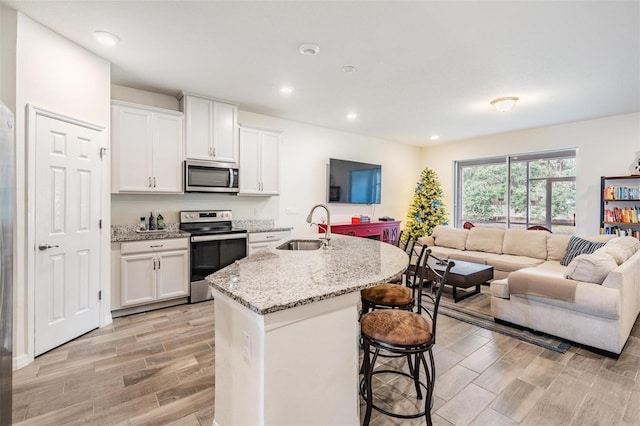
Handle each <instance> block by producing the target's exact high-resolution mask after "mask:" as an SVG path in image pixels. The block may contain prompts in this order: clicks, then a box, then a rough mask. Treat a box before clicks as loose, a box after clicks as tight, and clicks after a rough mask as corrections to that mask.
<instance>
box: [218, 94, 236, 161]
mask: <svg viewBox="0 0 640 426" xmlns="http://www.w3.org/2000/svg"><path fill="white" fill-rule="evenodd" d="M237 118H238V108H237V107H236V106H235V105H229V104H224V103H221V102H214V103H213V159H214V160H216V161H222V162H225V163H236V164H237V163H238V138H237V136H236V134H237V133H236V124H237Z"/></svg>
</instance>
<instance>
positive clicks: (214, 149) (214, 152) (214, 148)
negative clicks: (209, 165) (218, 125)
mask: <svg viewBox="0 0 640 426" xmlns="http://www.w3.org/2000/svg"><path fill="white" fill-rule="evenodd" d="M213 156H214V157H215V156H216V147H215V146H214V147H213Z"/></svg>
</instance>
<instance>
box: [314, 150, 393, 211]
mask: <svg viewBox="0 0 640 426" xmlns="http://www.w3.org/2000/svg"><path fill="white" fill-rule="evenodd" d="M381 187H382V166H380V165H377V164H367V163H359V162H357V161H347V160H337V159H335V158H330V159H329V187H328V188H327V189H328V190H327V195H328V198H329V200H328V201H329V202H330V203H351V204H380V189H381Z"/></svg>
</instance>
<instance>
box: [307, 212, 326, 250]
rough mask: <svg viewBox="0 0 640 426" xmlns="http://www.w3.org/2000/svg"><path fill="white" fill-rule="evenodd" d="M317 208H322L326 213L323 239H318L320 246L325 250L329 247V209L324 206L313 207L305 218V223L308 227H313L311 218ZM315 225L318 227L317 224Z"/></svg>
mask: <svg viewBox="0 0 640 426" xmlns="http://www.w3.org/2000/svg"><path fill="white" fill-rule="evenodd" d="M318 207H322V208H323V209H325V210H326V211H327V226H326V228H325V231H324V237H320V239H321V240H322V245H323V246H324V247H325V248H327V247H329V241H331V213H329V208H328V207H327V206H326V205H325V204H316V205H315V206H313V207H311V211H310V212H309V215H308V216H307V223H308V224H309V226H311V225H314V223H313V222H311V216H312V215H313V212H314V211H315V209H317V208H318ZM315 225H318V226H320V225H319V224H317V223H316V224H315Z"/></svg>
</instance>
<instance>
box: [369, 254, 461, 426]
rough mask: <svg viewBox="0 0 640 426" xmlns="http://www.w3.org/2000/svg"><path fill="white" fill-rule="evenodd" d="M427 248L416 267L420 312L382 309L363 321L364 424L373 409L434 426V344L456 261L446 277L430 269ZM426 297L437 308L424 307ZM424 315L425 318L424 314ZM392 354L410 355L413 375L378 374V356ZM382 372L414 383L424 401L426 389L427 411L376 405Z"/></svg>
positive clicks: (448, 268) (410, 366) (449, 265)
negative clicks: (426, 278)
mask: <svg viewBox="0 0 640 426" xmlns="http://www.w3.org/2000/svg"><path fill="white" fill-rule="evenodd" d="M425 249H426V247H425V248H423V250H422V252H421V254H422V253H424V256H421V259H420V263H418V264H417V265H416V270H418V271H419V272H417V275H418V277H417V281H416V285H417V288H416V291H417V292H418V293H417V294H418V303H417V313H416V312H412V311H408V310H403V309H379V310H375V311H373V312H369V313H366V314H364V315H363V316H362V319H361V321H360V329H361V333H360V335H361V337H362V349H363V352H364V360H363V374H364V378H363V379H362V381H361V382H360V392H361V394H362V395H363V397H364V398H365V400H366V403H367V408H366V413H365V417H364V421H363V425H365V426H366V425H368V424H369V422H370V421H371V412H372V409H374V408H375V409H376V410H377V411H379V412H381V413H384V414H386V415H388V416H392V417H397V418H402V419H415V418H418V417H422V416H424V417H425V419H426V421H427V424H428V425H431V424H432V421H431V407H432V399H433V387H434V384H435V362H434V359H433V351H432V349H433V345H434V344H435V342H436V320H437V316H438V306H439V304H440V297H441V295H442V290H443V288H444V285H445V283H446V281H447V276H448V275H449V270H450V269H451V267H452V266H453V262H450V261H449V262H448V263H447V266H446V268H445V270H444V272H443V273H442V274H440V273H438V272H436V271H435V270H433V269H432V268H430V267H429V263H428V258H429V257H432V256H431V250H429V249H426V251H425ZM424 268H429V269H430V270H431V272H432V273H433V277H434V279H433V280H432V282H431V288H432V289H433V290H434V292H432V293H431V294H429V293H427V294H422V287H423V271H424V270H425V269H424ZM422 297H428V298H429V299H431V301H432V302H433V309H432V310H428V309H425V308H423V307H422V306H421V305H422ZM423 312H424V314H425V315H422V313H423ZM381 350H382V351H384V352H385V354H387V353H390V354H393V355H396V356H406V357H407V364H408V367H409V373H406V372H404V371H400V370H389V369H385V370H377V371H374V368H375V364H376V360H377V359H378V356H379V355H380V356H383V355H382V354H380V351H381ZM425 352H426V353H428V354H429V364H428V365H427V361H426V358H425V355H424V354H425ZM420 365H422V367H423V368H424V370H425V376H426V383H422V382H421V381H420ZM379 373H396V374H400V375H402V376H405V377H409V378H411V379H412V380H413V382H414V386H415V389H416V394H417V398H418V399H423V395H422V388H424V389H425V390H426V398H425V401H424V402H425V406H424V411H420V412H418V413H409V414H405V413H395V412H390V411H387V410H385V409H383V408H381V407H379V406H377V405H375V404H374V403H373V389H372V381H373V376H374V375H375V374H379Z"/></svg>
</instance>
